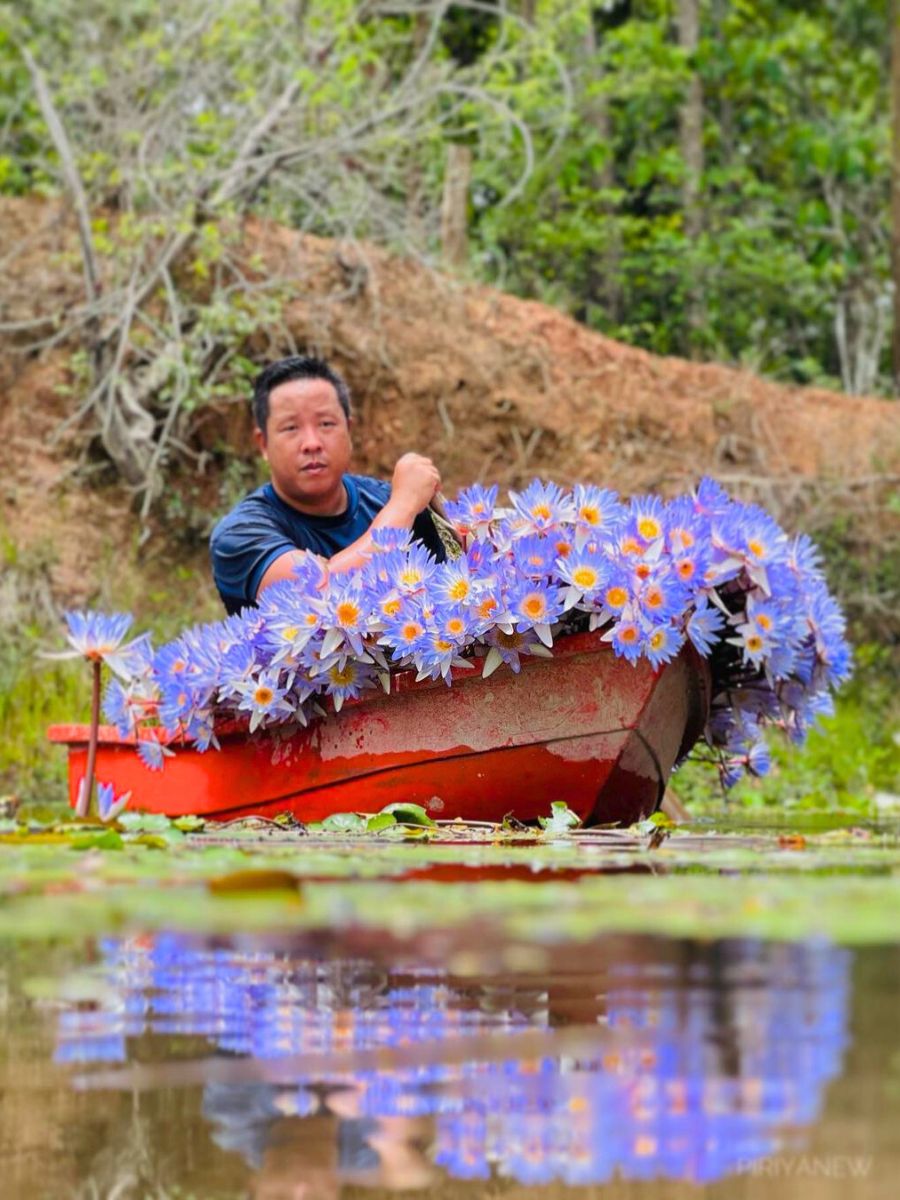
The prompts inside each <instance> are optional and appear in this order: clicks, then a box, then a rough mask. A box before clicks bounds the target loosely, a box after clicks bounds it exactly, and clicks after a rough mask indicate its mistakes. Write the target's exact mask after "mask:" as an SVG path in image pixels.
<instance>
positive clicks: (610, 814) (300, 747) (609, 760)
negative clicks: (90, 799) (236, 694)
mask: <svg viewBox="0 0 900 1200" xmlns="http://www.w3.org/2000/svg"><path fill="white" fill-rule="evenodd" d="M708 708H709V674H708V668H707V666H706V663H705V661H704V660H703V659H702V658H701V657H700V656H699V655H698V654H696V653H695V652H694V651H693V649H691V648H690V647H686V648H685V649H684V650H682V652H681V653H680V654H679V655H678V657H677V658H675V659H674V660H673V661H672V662H670V663H668V664H667V665H666V666H664V667H661V668H658V669H654V668H653V667H651V666H650V664H649V663H648V662H647V661H646V660H643V659H642V660H641V661H640V662H638V663H637V664H636V665H632V664H631V663H628V662H626V661H625V660H624V659H621V658H617V657H616V656H615V655H614V654H613V653H612V651H611V649H610V647H609V646H608V644H607V643H605V642H601V640H600V634H599V633H579V634H572V635H570V636H568V637H563V638H560V639H559V640H558V641H557V643H556V644H555V646H554V648H553V657H552V658H524V659H523V660H522V670H521V672H520V673H519V674H518V675H515V674H513V672H512V671H510V670H508V669H507V668H501V669H500V670H499V671H498V672H497V673H496V674H494V675H492V676H490V677H489V678H488V679H484V678H482V676H481V674H480V672H479V671H478V669H477V666H476V669H475V670H471V671H466V670H463V669H461V668H458V669H454V673H453V686H452V687H449V688H448V687H446V686H445V685H444V683H443V682H442V681H441V680H437V681H433V680H423V681H421V682H416V681H415V680H414V679H413V678H412V677H411V676H405V675H398V676H395V677H394V678H393V680H392V692H391V695H389V696H387V695H384V694H383V693H381V692H379V693H377V694H374V693H369V694H367V695H365V696H363V697H361V698H360V699H358V700H356V701H353V702H348V703H346V704H345V705H344V707H343V708H342V709H341V711H340V712H337V713H335V712H332V713H329V714H328V715H327V716H325V717H322V718H320V719H317V720H315V721H313V722H311V723H310V725H309V726H308V727H307V728H305V729H303V728H297V727H293V726H292V727H290V728H283V729H269V730H259V731H257V732H256V733H255V734H252V735H251V734H249V733H248V732H247V728H246V726H245V725H240V724H238V723H236V722H230V723H229V724H227V725H222V726H220V727H219V728H217V734H218V737H219V740H220V742H221V750H218V751H216V750H209V751H207V752H206V753H203V754H201V753H200V752H198V751H197V750H196V749H195V748H193V747H192V745H191V744H190V743H186V744H183V743H181V742H180V741H177V740H176V741H172V742H170V748H171V749H172V750H173V751H174V756H173V757H171V758H167V759H166V763H165V767H164V769H163V770H162V771H158V772H153V771H150V770H148V769H147V767H145V766H144V764H143V763H142V762H141V761H140V759H139V758H138V756H137V754H136V753H135V739H134V737H133V736H132V737H121V736H120V735H119V734H118V733H117V731H116V730H115V729H114V728H112V727H107V726H103V727H101V729H100V742H99V746H98V750H97V763H96V777H97V778H98V779H99V780H101V781H102V782H104V783H111V784H112V785H113V786H114V788H115V792H116V794H117V795H120V794H122V793H124V792H126V791H130V792H131V793H132V798H131V801H130V803H129V807H130V808H133V809H139V810H142V811H145V812H157V813H165V814H167V815H168V816H180V815H185V814H188V813H192V814H196V815H198V816H202V817H206V818H214V819H215V818H218V819H231V818H233V817H242V816H250V815H253V814H256V815H261V816H269V817H271V816H274V815H275V814H276V813H280V812H285V811H289V812H291V813H293V815H294V816H295V817H296V818H297V819H298V820H300V821H303V822H311V821H319V820H322V819H323V818H325V817H327V816H329V815H330V814H332V813H337V812H348V811H354V812H368V813H372V812H378V811H379V809H381V808H383V807H384V806H385V805H386V804H390V803H392V802H394V801H398V800H402V801H406V802H410V801H412V802H414V803H416V804H421V805H422V806H424V808H425V809H426V810H427V811H428V812H429V814H430V815H431V816H433V817H434V818H436V819H442V820H444V819H452V818H454V817H462V818H463V819H464V820H471V821H474V820H478V821H500V820H502V819H503V817H504V816H505V815H506V814H507V813H510V814H512V815H513V816H514V817H516V818H518V819H519V820H520V821H534V820H536V818H537V817H539V816H544V815H546V814H547V813H549V811H550V804H551V802H552V801H554V800H564V801H565V802H566V804H568V806H569V808H570V809H572V810H573V812H575V813H577V814H578V816H579V817H580V818H581V819H582V821H583V822H584V823H585V824H607V823H612V822H617V823H622V824H631V823H633V822H634V821H637V820H640V819H641V818H643V817H645V816H648V815H649V814H650V813H652V812H653V811H654V810H655V809H656V808H657V807H658V806H659V804H660V802H661V800H662V797H663V793H664V792H665V788H666V782H667V780H668V778H669V775H670V773H671V771H672V767H673V766H674V764H675V763H676V761H677V760H678V759H679V758H680V757H681V756H682V755H684V754H686V753H687V751H688V750H689V749H690V748H691V746H692V745H693V744H694V742H695V741H696V740H697V738H698V737H699V736H700V733H701V731H702V729H703V726H704V724H705V723H706V719H707V715H708ZM89 732H90V731H89V727H88V726H87V725H55V726H53V727H52V728H51V729H50V730H49V737H50V739H51V741H54V742H62V743H65V744H67V745H68V747H69V794H70V801H71V802H72V804H74V802H75V797H76V794H77V791H78V784H79V781H80V780H81V778H82V776H83V775H84V773H85V767H86V762H87V749H88V738H89Z"/></svg>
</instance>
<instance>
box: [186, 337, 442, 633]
mask: <svg viewBox="0 0 900 1200" xmlns="http://www.w3.org/2000/svg"><path fill="white" fill-rule="evenodd" d="M253 413H254V417H255V420H256V429H255V430H254V435H253V436H254V439H255V441H256V445H257V446H258V447H259V450H260V452H261V453H262V456H263V458H265V460H266V462H267V463H268V464H269V471H270V473H271V477H272V478H271V482H270V483H267V484H265V485H264V486H263V487H261V488H258V489H257V490H256V491H255V492H251V494H250V495H249V496H246V497H245V498H244V499H243V500H242V501H241V502H240V503H239V504H238V505H237V506H236V507H235V508H233V509H232V510H231V512H230V513H228V515H227V516H225V517H223V518H222V520H221V521H220V522H219V523H218V525H217V526H216V527H215V529H214V530H213V534H212V538H211V539H210V556H211V558H212V566H213V575H214V577H215V581H216V587H217V588H218V590H219V595H220V596H221V597H222V601H223V603H224V604H225V607H226V609H227V610H228V612H229V613H234V612H238V611H239V610H240V609H241V608H243V607H245V606H247V605H253V604H255V603H256V601H257V599H258V597H259V594H260V592H262V591H263V590H264V589H265V588H267V587H269V586H270V584H273V583H276V582H277V581H278V580H280V579H290V578H291V576H292V574H293V569H294V564H295V563H296V562H297V560H298V558H299V557H300V555H299V553H298V552H299V551H303V550H311V551H313V552H314V553H315V554H318V555H320V556H321V557H322V559H325V560H327V569H328V571H329V573H331V574H335V573H337V572H340V571H347V570H350V569H352V568H353V567H359V566H362V565H363V564H364V563H365V562H366V561H367V559H368V557H369V555H370V553H371V550H372V530H373V529H384V528H388V527H398V528H408V529H412V531H413V536H414V537H415V538H416V539H417V540H418V541H420V542H422V543H423V544H424V545H425V546H427V547H428V549H429V550H430V551H431V552H432V553H433V554H434V555H435V557H437V558H438V559H441V560H443V559H444V557H445V552H444V547H443V544H442V543H441V540H440V537H439V536H438V533H437V530H436V529H435V527H434V524H433V523H432V521H431V518H430V516H429V514H428V511H427V508H428V505H429V504H430V502H431V501H432V499H433V498H434V495H435V493H436V492H437V491H438V490H439V489H440V486H441V477H440V475H439V474H438V471H437V468H436V467H435V465H434V463H433V462H432V461H431V459H430V458H425V457H423V456H422V455H421V454H404V455H403V456H402V457H401V458H399V459H398V460H397V464H396V466H395V467H394V473H393V477H392V479H391V482H390V483H387V482H386V481H384V480H380V479H370V478H368V477H366V476H362V475H351V474H349V473H348V470H349V467H350V458H351V455H352V452H353V446H352V442H351V439H350V431H351V425H352V418H351V415H350V393H349V391H348V389H347V385H346V383H345V382H344V380H343V379H342V378H341V377H340V375H338V373H337V372H336V371H334V370H332V368H331V367H329V366H328V364H327V363H324V362H322V361H321V360H320V359H317V358H310V357H305V356H299V357H293V358H284V359H281V360H280V361H279V362H275V363H271V364H270V365H269V366H268V367H266V368H265V370H264V371H262V372H261V373H260V374H259V375H258V376H257V379H256V381H255V383H254V387H253Z"/></svg>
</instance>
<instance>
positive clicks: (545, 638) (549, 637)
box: [534, 624, 553, 646]
mask: <svg viewBox="0 0 900 1200" xmlns="http://www.w3.org/2000/svg"><path fill="white" fill-rule="evenodd" d="M534 632H535V633H536V634H537V635H538V637H539V638H540V639H541V641H542V642H543V643H544V645H545V646H552V645H553V634H552V633H551V632H550V626H549V625H544V624H540V625H535V627H534Z"/></svg>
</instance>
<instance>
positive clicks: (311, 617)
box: [306, 613, 319, 625]
mask: <svg viewBox="0 0 900 1200" xmlns="http://www.w3.org/2000/svg"><path fill="white" fill-rule="evenodd" d="M318 622H319V618H318V617H317V616H316V614H315V613H307V614H306V623H307V625H317V624H318Z"/></svg>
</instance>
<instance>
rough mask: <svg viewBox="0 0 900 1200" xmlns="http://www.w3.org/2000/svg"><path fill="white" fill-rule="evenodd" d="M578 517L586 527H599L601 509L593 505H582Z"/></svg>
mask: <svg viewBox="0 0 900 1200" xmlns="http://www.w3.org/2000/svg"><path fill="white" fill-rule="evenodd" d="M578 517H579V519H580V520H582V521H584V523H585V525H599V524H600V509H599V508H597V507H596V506H595V505H593V504H582V506H581V508H579V510H578Z"/></svg>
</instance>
